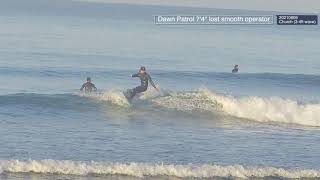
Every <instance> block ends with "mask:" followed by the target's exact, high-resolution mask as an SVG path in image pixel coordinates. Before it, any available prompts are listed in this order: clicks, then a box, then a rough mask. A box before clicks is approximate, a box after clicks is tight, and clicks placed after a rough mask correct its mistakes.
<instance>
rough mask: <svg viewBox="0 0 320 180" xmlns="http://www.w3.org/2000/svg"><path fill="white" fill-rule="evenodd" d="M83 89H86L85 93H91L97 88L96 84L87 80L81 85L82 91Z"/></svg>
mask: <svg viewBox="0 0 320 180" xmlns="http://www.w3.org/2000/svg"><path fill="white" fill-rule="evenodd" d="M83 89H84V92H85V93H91V92H92V91H93V90H94V91H96V90H97V88H96V86H95V85H94V84H93V83H91V82H86V83H84V84H83V85H82V86H81V88H80V91H83Z"/></svg>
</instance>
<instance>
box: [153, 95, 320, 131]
mask: <svg viewBox="0 0 320 180" xmlns="http://www.w3.org/2000/svg"><path fill="white" fill-rule="evenodd" d="M152 101H153V102H154V103H156V104H157V105H160V106H163V107H167V108H171V109H176V110H179V111H214V112H216V111H222V112H224V113H227V114H229V115H231V116H236V117H240V118H246V119H250V120H255V121H259V122H281V123H293V124H300V125H308V126H320V104H301V103H299V102H297V101H294V100H290V99H284V98H280V97H268V98H264V97H255V96H249V97H241V98H235V97H232V96H226V95H219V94H217V93H214V92H211V91H209V90H201V91H196V92H175V93H171V94H170V95H168V96H164V97H160V98H156V99H153V100H152Z"/></svg>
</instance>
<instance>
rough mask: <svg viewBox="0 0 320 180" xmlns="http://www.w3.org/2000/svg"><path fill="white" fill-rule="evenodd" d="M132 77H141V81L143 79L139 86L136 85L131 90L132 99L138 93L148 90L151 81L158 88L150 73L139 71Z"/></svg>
mask: <svg viewBox="0 0 320 180" xmlns="http://www.w3.org/2000/svg"><path fill="white" fill-rule="evenodd" d="M132 77H139V78H140V81H141V85H140V86H138V87H135V88H133V89H132V90H131V92H130V97H129V98H130V99H132V98H133V97H134V96H135V95H136V94H138V93H142V92H144V91H146V90H147V89H148V83H149V82H150V84H151V85H152V86H153V87H154V88H157V87H156V86H155V85H154V83H153V81H152V79H151V76H150V75H149V74H148V73H143V74H141V73H137V74H133V75H132Z"/></svg>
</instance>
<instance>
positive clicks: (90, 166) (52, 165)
mask: <svg viewBox="0 0 320 180" xmlns="http://www.w3.org/2000/svg"><path fill="white" fill-rule="evenodd" d="M5 172H10V173H43V174H48V173H50V174H65V175H82V176H83V175H89V174H101V175H127V176H133V177H145V176H175V177H182V178H183V177H194V178H211V177H238V178H248V177H259V178H263V177H280V178H317V177H320V171H319V170H312V169H284V168H275V167H254V166H252V167H246V166H241V165H231V166H220V165H211V164H203V165H190V164H189V165H174V164H168V165H164V164H146V163H107V162H94V161H91V162H77V161H69V160H65V161H63V160H50V159H48V160H28V161H19V160H2V161H0V173H1V174H2V173H5Z"/></svg>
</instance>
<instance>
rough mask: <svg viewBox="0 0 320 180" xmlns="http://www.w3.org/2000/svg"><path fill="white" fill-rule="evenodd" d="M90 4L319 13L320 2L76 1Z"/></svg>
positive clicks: (240, 0) (235, 0)
mask: <svg viewBox="0 0 320 180" xmlns="http://www.w3.org/2000/svg"><path fill="white" fill-rule="evenodd" d="M75 1H88V2H106V3H127V4H151V5H169V6H189V7H209V8H222V9H248V10H266V11H282V12H305V13H319V12H320V0H75Z"/></svg>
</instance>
